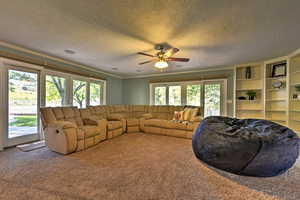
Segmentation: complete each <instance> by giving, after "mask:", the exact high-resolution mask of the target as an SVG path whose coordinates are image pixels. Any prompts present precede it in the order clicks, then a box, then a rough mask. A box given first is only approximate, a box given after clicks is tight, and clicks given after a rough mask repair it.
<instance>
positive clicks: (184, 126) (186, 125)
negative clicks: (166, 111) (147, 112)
mask: <svg viewBox="0 0 300 200" xmlns="http://www.w3.org/2000/svg"><path fill="white" fill-rule="evenodd" d="M144 124H145V126H152V127H160V128H166V129H179V130H188V131H192V130H194V128H195V127H196V126H197V125H196V124H194V123H190V122H187V121H186V122H184V121H183V122H177V121H170V120H160V119H150V120H145V123H144Z"/></svg>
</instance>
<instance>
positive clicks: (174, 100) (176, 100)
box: [169, 86, 181, 106]
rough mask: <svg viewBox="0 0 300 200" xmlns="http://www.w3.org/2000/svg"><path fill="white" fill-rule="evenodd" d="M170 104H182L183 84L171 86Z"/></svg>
mask: <svg viewBox="0 0 300 200" xmlns="http://www.w3.org/2000/svg"><path fill="white" fill-rule="evenodd" d="M169 105H173V106H179V105H181V86H169Z"/></svg>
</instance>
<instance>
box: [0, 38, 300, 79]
mask: <svg viewBox="0 0 300 200" xmlns="http://www.w3.org/2000/svg"><path fill="white" fill-rule="evenodd" d="M0 46H3V47H7V48H10V49H13V50H16V51H20V52H25V53H28V54H32V55H35V56H39V57H41V58H47V59H49V60H53V61H57V62H61V63H63V64H67V65H72V66H77V67H80V68H81V69H86V70H89V71H92V72H97V73H102V74H104V75H107V76H111V77H114V78H118V79H136V78H149V77H159V76H169V75H179V74H189V73H199V72H209V71H221V70H233V69H234V68H235V67H238V66H242V65H245V64H238V65H232V66H225V67H215V68H213V69H212V67H207V68H203V69H199V70H190V71H182V72H169V73H161V74H145V75H133V76H130V75H129V76H128V75H127V76H126V75H117V74H113V73H109V72H105V71H102V70H101V69H98V68H95V67H91V66H87V65H83V64H80V63H76V62H73V61H70V60H66V59H62V58H59V57H55V56H50V55H47V54H45V53H41V52H38V51H35V50H31V49H28V48H25V47H21V46H19V45H15V44H10V43H7V42H4V41H0ZM297 54H300V49H296V50H295V51H293V52H291V53H290V54H288V55H286V56H282V57H277V58H273V59H269V60H265V61H262V62H255V63H265V64H266V63H270V62H274V61H278V60H284V59H288V58H290V57H293V56H296V55H297ZM252 64H253V63H252Z"/></svg>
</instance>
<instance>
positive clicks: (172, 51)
mask: <svg viewBox="0 0 300 200" xmlns="http://www.w3.org/2000/svg"><path fill="white" fill-rule="evenodd" d="M178 51H179V49H177V48H171V49H168V50H167V51H166V52H165V57H167V58H168V57H171V56H172V55H174V54H175V53H177V52H178Z"/></svg>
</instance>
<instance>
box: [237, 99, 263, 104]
mask: <svg viewBox="0 0 300 200" xmlns="http://www.w3.org/2000/svg"><path fill="white" fill-rule="evenodd" d="M236 101H237V102H240V103H244V102H245V103H257V102H260V100H238V99H237V100H236Z"/></svg>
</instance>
